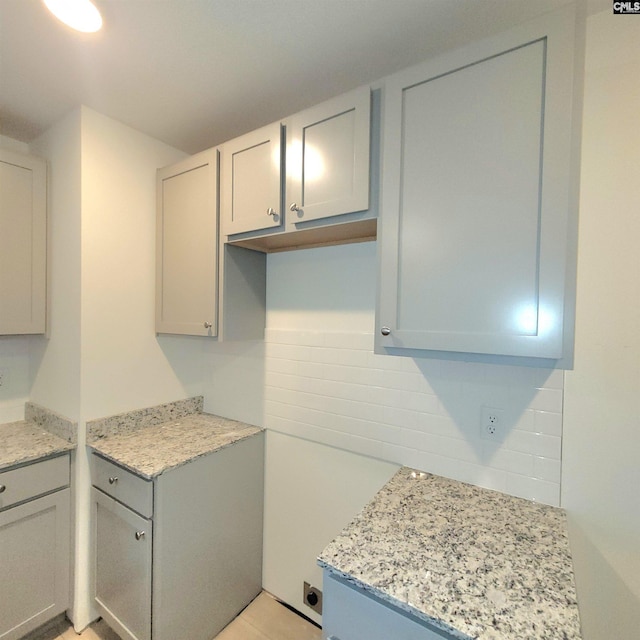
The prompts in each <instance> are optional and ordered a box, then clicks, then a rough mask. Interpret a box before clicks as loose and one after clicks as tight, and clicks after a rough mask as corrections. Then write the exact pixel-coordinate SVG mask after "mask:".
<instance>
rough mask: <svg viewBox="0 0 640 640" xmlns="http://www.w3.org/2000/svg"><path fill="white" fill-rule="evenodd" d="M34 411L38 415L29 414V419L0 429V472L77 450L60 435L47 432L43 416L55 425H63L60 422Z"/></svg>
mask: <svg viewBox="0 0 640 640" xmlns="http://www.w3.org/2000/svg"><path fill="white" fill-rule="evenodd" d="M33 407H35V411H36V412H37V415H35V416H34V415H31V414H30V411H29V410H28V411H27V417H28V418H29V419H27V420H19V421H18V422H9V423H6V424H2V425H0V470H2V469H6V468H8V467H12V466H14V465H18V464H24V463H26V462H35V461H36V460H40V459H42V458H46V457H48V456H53V455H56V454H58V453H63V452H65V451H70V450H72V449H75V448H76V445H75V444H74V442H73V441H72V438H71V436H69V438H68V439H67V438H65V437H62V435H63V434H61V433H59V432H55V433H54V432H52V431H53V430H51V429H48V428H47V426H48V424H44V422H46V421H44V420H43V418H42V416H44V415H45V414H46V415H47V416H48V417H51V418H52V419H53V420H54V421H56V422H57V423H62V422H63V421H64V419H63V418H61V417H60V416H57V415H56V414H53V413H49V412H47V410H45V409H42V408H41V407H37V405H33ZM68 424H70V425H71V423H68Z"/></svg>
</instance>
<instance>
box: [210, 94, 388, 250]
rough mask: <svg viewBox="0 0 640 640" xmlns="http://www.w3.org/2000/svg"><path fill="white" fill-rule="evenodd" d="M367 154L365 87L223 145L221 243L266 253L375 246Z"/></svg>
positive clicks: (368, 96)
mask: <svg viewBox="0 0 640 640" xmlns="http://www.w3.org/2000/svg"><path fill="white" fill-rule="evenodd" d="M370 146H371V91H370V89H369V87H361V88H359V89H356V90H354V91H351V92H349V93H346V94H344V95H341V96H338V97H337V98H333V99H332V100H328V101H327V102H323V103H322V104H320V105H317V106H315V107H312V108H310V109H307V110H305V111H302V112H300V113H298V114H296V115H293V116H291V117H289V118H286V119H285V120H283V121H282V123H280V122H278V123H276V124H273V125H269V126H268V127H263V128H262V129H259V130H257V131H253V132H251V133H248V134H246V135H244V136H241V137H240V138H236V139H235V140H231V141H230V142H227V143H225V144H224V145H222V147H221V157H222V160H221V187H220V189H221V193H220V216H221V224H222V232H223V234H224V236H225V240H226V241H227V242H230V243H233V244H236V245H239V246H243V247H246V248H249V249H256V250H259V251H264V252H270V251H282V250H287V249H294V248H299V247H304V246H313V245H322V244H332V243H339V242H351V241H356V240H363V239H369V240H372V239H374V238H375V236H376V216H377V210H376V209H375V208H373V207H370V192H371V189H370V174H371V171H370V168H371V152H370Z"/></svg>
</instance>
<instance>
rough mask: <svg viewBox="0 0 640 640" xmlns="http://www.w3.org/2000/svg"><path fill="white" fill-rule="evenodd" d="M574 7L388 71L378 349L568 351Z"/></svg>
mask: <svg viewBox="0 0 640 640" xmlns="http://www.w3.org/2000/svg"><path fill="white" fill-rule="evenodd" d="M579 33H580V31H578V28H577V18H576V13H575V8H574V7H573V6H570V7H568V8H567V9H565V10H563V11H561V12H556V13H554V14H549V15H547V16H544V17H543V18H542V19H539V20H535V21H531V22H529V23H526V24H524V25H522V26H520V27H518V28H515V29H512V30H510V31H508V32H506V33H504V34H501V35H499V36H496V37H494V38H491V39H488V40H483V41H481V42H478V43H475V44H473V45H471V46H468V47H466V48H463V49H460V50H458V51H455V52H453V53H449V54H446V55H443V56H441V57H438V58H435V59H432V60H430V61H428V62H426V63H424V64H421V65H418V66H416V67H412V68H410V69H407V70H405V71H402V72H400V73H397V74H395V75H393V76H391V77H389V78H388V79H387V80H386V81H385V89H384V94H385V98H384V109H383V111H384V119H383V167H384V170H383V178H382V214H381V218H380V222H379V241H380V244H381V247H380V272H379V282H380V295H379V308H378V314H377V327H376V333H377V350H378V351H379V352H382V353H396V354H399V355H401V354H402V353H403V352H406V351H407V350H412V349H413V350H422V351H424V350H434V351H438V352H447V351H448V352H464V353H475V354H495V355H500V356H519V357H535V358H547V359H555V360H557V359H561V358H565V359H570V357H571V349H572V347H571V345H572V343H573V334H572V331H573V328H572V327H573V313H574V311H573V306H574V300H573V293H572V292H573V290H574V283H573V280H574V278H575V246H576V233H577V222H576V216H577V187H578V161H579V153H578V152H579V148H578V144H577V141H578V140H579V133H580V132H579V126H580V107H581V90H580V80H581V75H582V69H581V65H582V61H583V57H582V51H581V47H580V43H581V38H580V36H579V35H576V34H579Z"/></svg>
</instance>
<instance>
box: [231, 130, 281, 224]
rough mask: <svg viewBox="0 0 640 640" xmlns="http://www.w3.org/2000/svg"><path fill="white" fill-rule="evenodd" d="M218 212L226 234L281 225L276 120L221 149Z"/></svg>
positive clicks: (279, 141) (278, 135) (279, 145)
mask: <svg viewBox="0 0 640 640" xmlns="http://www.w3.org/2000/svg"><path fill="white" fill-rule="evenodd" d="M221 153H222V164H221V180H220V183H221V187H220V188H221V193H220V212H221V213H220V216H221V220H222V226H223V232H224V233H225V234H226V235H232V234H235V233H244V232H245V231H259V230H263V229H265V230H266V229H273V228H276V227H281V226H282V224H283V222H284V216H283V215H282V188H281V185H282V127H281V125H280V123H279V122H278V123H275V124H271V125H268V126H266V127H263V128H262V129H258V130H257V131H252V132H251V133H247V134H246V135H244V136H241V137H239V138H236V139H235V140H231V141H230V142H226V143H225V144H224V145H223V146H222V149H221Z"/></svg>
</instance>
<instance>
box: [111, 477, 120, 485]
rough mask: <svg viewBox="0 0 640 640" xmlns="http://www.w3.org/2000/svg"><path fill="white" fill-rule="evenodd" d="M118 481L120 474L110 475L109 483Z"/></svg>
mask: <svg viewBox="0 0 640 640" xmlns="http://www.w3.org/2000/svg"><path fill="white" fill-rule="evenodd" d="M117 482H118V476H110V477H109V484H116V483H117Z"/></svg>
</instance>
